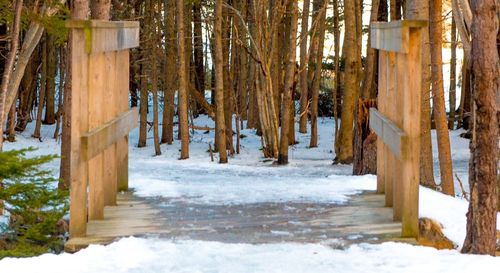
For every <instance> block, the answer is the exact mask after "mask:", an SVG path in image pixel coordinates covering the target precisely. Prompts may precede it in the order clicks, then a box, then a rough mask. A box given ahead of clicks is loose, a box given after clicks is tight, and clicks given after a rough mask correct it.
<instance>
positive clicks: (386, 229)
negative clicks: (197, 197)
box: [65, 192, 414, 252]
mask: <svg viewBox="0 0 500 273" xmlns="http://www.w3.org/2000/svg"><path fill="white" fill-rule="evenodd" d="M392 217H393V212H392V209H391V208H386V207H384V195H379V194H374V193H371V192H367V193H364V194H361V195H357V196H352V197H351V199H350V201H349V202H348V203H347V204H344V205H335V204H321V203H319V204H318V203H256V204H242V205H193V204H189V203H182V202H170V200H167V199H161V198H160V199H141V198H138V197H136V196H134V195H133V194H131V193H125V194H119V195H118V206H116V207H106V209H105V220H99V221H90V222H89V223H88V225H87V237H83V238H72V239H70V240H69V241H68V242H67V243H66V246H65V249H66V251H67V252H75V251H78V250H79V249H82V248H84V247H86V246H88V245H89V244H109V243H111V242H113V241H115V240H116V239H119V238H121V237H127V236H147V235H156V236H159V237H161V238H166V239H173V238H175V239H192V240H209V241H220V242H227V243H252V244H254V243H278V242H299V243H323V244H328V245H331V246H332V247H336V248H343V247H346V246H348V245H350V244H353V243H359V242H381V241H390V240H397V241H400V240H402V239H401V238H399V236H400V234H401V223H400V222H393V220H392ZM409 242H414V241H412V240H410V241H409Z"/></svg>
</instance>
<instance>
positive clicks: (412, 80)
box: [402, 28, 422, 238]
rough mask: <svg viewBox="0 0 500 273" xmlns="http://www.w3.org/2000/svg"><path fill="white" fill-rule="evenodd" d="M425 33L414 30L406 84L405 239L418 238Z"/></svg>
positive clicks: (404, 128) (403, 220)
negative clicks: (423, 45) (423, 44)
mask: <svg viewBox="0 0 500 273" xmlns="http://www.w3.org/2000/svg"><path fill="white" fill-rule="evenodd" d="M420 44H421V29H417V28H415V29H412V30H411V35H410V48H409V53H408V60H411V61H408V62H407V63H408V66H407V74H406V75H407V77H406V80H404V81H403V84H404V85H405V86H404V95H403V101H404V107H403V109H404V110H403V116H404V124H403V130H405V132H406V133H407V134H408V139H409V141H408V143H407V154H406V157H405V161H404V162H403V168H402V169H403V171H402V173H403V179H404V180H403V187H404V188H403V210H402V236H403V237H414V238H418V235H419V230H418V196H419V192H418V191H419V183H420V134H421V132H420V131H421V130H420V115H421V93H420V90H421V83H422V81H421V77H416V76H415V75H422V69H421V68H422V66H421V55H422V54H421V53H422V49H421V47H420Z"/></svg>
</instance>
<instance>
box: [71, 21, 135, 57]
mask: <svg viewBox="0 0 500 273" xmlns="http://www.w3.org/2000/svg"><path fill="white" fill-rule="evenodd" d="M66 27H68V28H72V29H76V30H78V29H81V31H83V32H84V37H85V52H86V53H87V54H97V53H104V52H111V51H120V50H125V49H131V48H135V47H138V46H139V22H135V21H98V20H88V21H68V22H66Z"/></svg>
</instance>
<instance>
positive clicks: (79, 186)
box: [69, 31, 89, 238]
mask: <svg viewBox="0 0 500 273" xmlns="http://www.w3.org/2000/svg"><path fill="white" fill-rule="evenodd" d="M84 42H85V37H84V33H83V32H78V31H75V32H73V36H72V40H71V44H72V54H71V70H72V73H71V75H72V76H71V81H72V86H73V92H72V94H71V97H72V98H71V100H72V103H71V136H72V141H71V153H70V157H71V158H70V180H71V184H70V187H71V189H70V215H71V221H70V224H69V231H70V237H71V238H73V237H81V236H85V234H86V230H87V181H88V173H87V172H88V166H87V164H86V163H84V161H83V160H82V158H81V153H80V140H81V139H80V136H81V135H82V133H83V132H87V131H88V118H87V115H88V111H87V105H88V100H87V95H86V90H87V89H88V62H89V59H88V55H87V54H86V53H85V50H84V48H83V47H82V46H80V45H82V44H83V43H84Z"/></svg>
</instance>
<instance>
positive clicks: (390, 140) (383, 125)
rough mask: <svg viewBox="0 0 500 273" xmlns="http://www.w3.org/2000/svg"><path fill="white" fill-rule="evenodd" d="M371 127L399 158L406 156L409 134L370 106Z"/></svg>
mask: <svg viewBox="0 0 500 273" xmlns="http://www.w3.org/2000/svg"><path fill="white" fill-rule="evenodd" d="M370 128H371V129H372V130H373V131H374V132H375V133H376V134H377V136H378V137H379V138H380V139H381V140H382V141H383V142H384V143H385V145H387V147H388V148H389V149H390V150H391V151H392V153H393V154H394V155H395V156H396V157H397V158H398V159H403V158H404V157H405V150H406V143H407V141H408V135H407V134H406V133H405V132H404V131H402V130H401V129H400V128H399V127H398V126H396V124H394V122H392V121H390V120H389V119H388V118H386V117H385V116H384V115H383V114H382V113H380V112H379V111H378V110H377V109H375V108H370Z"/></svg>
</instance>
